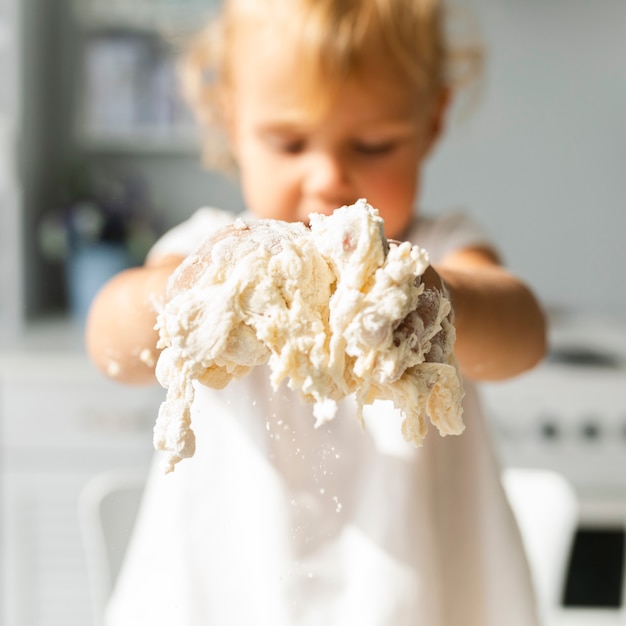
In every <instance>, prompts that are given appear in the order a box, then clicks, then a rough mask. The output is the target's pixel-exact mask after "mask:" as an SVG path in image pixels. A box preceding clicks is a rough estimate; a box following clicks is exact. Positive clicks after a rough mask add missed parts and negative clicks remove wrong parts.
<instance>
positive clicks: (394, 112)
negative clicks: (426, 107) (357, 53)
mask: <svg viewBox="0 0 626 626" xmlns="http://www.w3.org/2000/svg"><path fill="white" fill-rule="evenodd" d="M242 34H243V33H242ZM230 69H231V81H230V83H231V85H230V88H231V91H232V93H231V97H232V99H233V105H234V106H235V107H236V109H237V110H238V112H239V113H241V112H242V111H247V112H248V113H252V114H254V115H255V117H268V118H271V117H277V118H278V117H280V118H281V119H289V120H291V121H293V122H294V123H307V122H311V121H315V120H316V119H318V118H321V117H324V116H326V115H328V114H329V113H331V112H335V111H339V110H348V111H352V113H353V115H354V116H355V117H357V118H360V119H361V120H362V121H363V122H365V121H371V122H374V121H389V120H394V121H395V120H399V121H405V120H407V119H408V118H413V117H415V116H416V115H417V109H418V108H419V97H418V94H417V93H416V92H415V91H414V90H413V89H411V88H410V87H409V86H408V84H407V81H406V80H403V79H402V77H401V76H400V75H399V74H398V72H397V71H394V68H393V67H390V66H389V64H385V62H384V61H383V60H381V59H380V58H379V57H378V56H377V55H376V54H373V53H372V54H368V55H365V56H364V58H363V63H362V64H361V66H360V67H359V70H358V72H357V71H354V72H353V73H352V74H350V75H348V76H343V75H342V74H340V73H337V74H336V75H332V74H331V75H326V74H324V73H323V72H322V71H320V69H319V68H317V67H315V66H311V65H310V64H307V63H306V60H305V59H304V58H303V57H302V56H301V55H299V54H298V52H297V46H295V45H294V46H290V45H289V38H288V37H287V38H283V39H280V38H277V37H276V34H275V33H269V32H268V31H266V30H264V29H263V28H260V29H258V30H248V32H247V33H246V36H241V37H240V38H238V42H237V45H236V46H235V47H234V48H233V54H232V57H231V68H230Z"/></svg>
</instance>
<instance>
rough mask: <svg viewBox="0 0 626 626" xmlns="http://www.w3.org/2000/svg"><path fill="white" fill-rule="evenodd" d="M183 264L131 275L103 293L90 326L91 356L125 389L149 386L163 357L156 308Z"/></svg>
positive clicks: (126, 273)
mask: <svg viewBox="0 0 626 626" xmlns="http://www.w3.org/2000/svg"><path fill="white" fill-rule="evenodd" d="M180 261H181V259H180V258H178V257H169V258H168V259H167V260H164V262H162V263H159V264H158V265H155V266H145V267H138V268H131V269H128V270H125V271H123V272H121V273H120V274H118V275H117V276H115V277H114V278H112V279H111V280H110V281H109V282H108V283H107V284H106V285H105V286H104V287H103V288H102V289H101V290H100V292H99V293H98V295H97V296H96V298H95V299H94V302H93V304H92V306H91V309H90V312H89V316H88V319H87V325H86V336H85V338H86V346H87V352H88V354H89V356H90V358H91V360H92V361H93V362H94V364H95V365H96V366H97V367H98V368H99V369H100V370H102V371H103V372H104V373H105V374H106V375H107V376H110V377H111V378H115V379H116V380H119V381H120V382H125V383H149V382H153V381H154V380H155V379H154V366H155V362H156V359H157V357H158V351H157V348H156V344H157V341H158V333H157V331H156V330H155V329H154V326H155V323H156V316H157V313H156V308H155V302H158V301H159V300H162V299H163V297H164V295H165V290H166V286H167V281H168V279H169V277H170V275H171V274H172V272H173V271H174V269H175V268H176V267H177V265H178V263H179V262H180Z"/></svg>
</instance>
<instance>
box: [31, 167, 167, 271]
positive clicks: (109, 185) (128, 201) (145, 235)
mask: <svg viewBox="0 0 626 626" xmlns="http://www.w3.org/2000/svg"><path fill="white" fill-rule="evenodd" d="M62 197H63V199H62V201H61V202H60V203H59V204H60V205H61V206H60V208H56V209H53V210H50V211H47V212H46V213H44V214H43V215H42V217H41V220H40V223H39V228H38V238H39V247H40V249H41V252H42V254H43V255H44V256H45V257H46V258H47V259H50V260H59V261H60V260H66V259H67V258H68V257H70V256H71V254H72V253H73V252H75V251H77V250H80V249H83V248H85V247H90V246H95V245H98V244H109V245H118V246H120V247H123V248H124V249H125V251H126V253H127V254H128V256H129V259H130V261H131V262H132V263H134V264H138V263H141V262H142V261H143V259H144V257H145V255H146V253H147V252H148V250H149V249H150V246H151V245H152V244H153V243H154V241H155V240H156V238H157V235H158V227H157V223H156V219H155V211H154V207H153V205H152V202H151V199H150V194H149V189H148V186H147V184H146V183H145V182H144V180H143V179H142V178H141V177H139V176H138V175H136V174H125V175H117V174H112V173H110V172H104V171H97V170H94V169H88V168H86V167H83V166H78V167H75V168H72V169H71V171H70V173H69V175H68V177H67V181H66V183H65V189H64V191H63V193H62Z"/></svg>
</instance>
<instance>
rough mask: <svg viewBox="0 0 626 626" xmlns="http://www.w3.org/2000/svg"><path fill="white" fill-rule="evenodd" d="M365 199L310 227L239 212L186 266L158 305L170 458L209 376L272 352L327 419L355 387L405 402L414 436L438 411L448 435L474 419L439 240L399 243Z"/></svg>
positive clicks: (218, 379)
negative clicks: (438, 265) (432, 262)
mask: <svg viewBox="0 0 626 626" xmlns="http://www.w3.org/2000/svg"><path fill="white" fill-rule="evenodd" d="M383 226H384V224H383V221H382V219H381V218H380V216H379V215H378V211H377V210H376V209H374V208H372V207H371V206H370V205H369V204H368V203H367V202H366V201H365V200H360V201H358V202H357V203H356V204H355V205H352V206H346V207H342V208H340V209H338V210H336V211H335V212H334V213H333V214H332V215H331V216H324V215H319V214H313V215H311V216H310V227H306V226H305V225H304V224H301V223H286V222H281V221H276V220H250V221H245V220H241V219H239V220H237V221H236V222H235V223H234V224H232V225H230V226H227V227H225V228H222V229H221V230H219V231H218V232H217V233H216V234H215V235H214V236H213V237H211V238H210V239H209V240H208V241H206V242H205V243H203V244H202V245H201V246H200V247H199V248H198V249H197V250H196V251H195V252H194V253H193V254H191V255H190V256H189V257H187V259H186V260H185V261H184V262H183V263H182V264H181V266H180V267H179V268H178V269H177V270H176V272H175V273H174V274H173V276H172V278H171V279H170V282H169V284H168V293H167V297H166V302H165V304H164V305H163V306H162V307H161V308H160V311H159V312H158V320H157V329H158V330H159V335H160V341H159V346H158V347H159V348H162V349H163V350H162V352H161V354H160V356H159V358H158V361H157V367H156V373H157V378H158V380H159V382H160V383H161V384H162V385H163V386H164V387H166V388H167V390H168V391H167V398H166V400H165V401H164V402H163V404H162V405H161V408H160V410H159V416H158V419H157V423H156V425H155V429H154V443H155V446H156V448H157V449H159V450H164V451H166V452H167V453H168V466H167V469H168V470H170V471H171V470H172V469H173V468H174V465H175V464H176V463H177V462H178V461H180V460H181V459H182V458H185V457H189V456H191V455H193V454H194V451H195V440H194V435H193V431H192V429H191V419H190V406H191V404H192V402H193V398H194V384H195V382H198V383H201V384H204V385H207V386H209V387H214V388H223V387H225V386H226V385H227V384H228V383H229V382H230V381H231V380H232V379H233V378H239V377H242V376H244V375H245V374H246V373H248V372H249V371H250V370H251V369H252V368H253V367H256V366H258V365H261V364H265V363H269V366H270V372H271V374H270V376H271V384H272V386H273V387H274V389H277V388H278V387H279V385H280V384H281V383H283V382H286V384H287V385H288V387H289V388H291V389H293V390H295V391H296V392H297V393H298V394H299V396H300V397H301V399H302V401H303V402H307V403H311V404H313V414H314V416H315V418H316V424H317V425H320V424H322V423H324V422H326V421H328V420H330V419H332V418H333V417H334V415H335V412H336V408H337V402H338V401H339V400H341V399H342V398H344V397H346V396H348V395H351V394H354V396H355V398H356V400H357V405H358V412H357V418H359V419H361V409H362V407H363V405H364V404H370V403H373V402H374V401H375V400H376V399H387V400H391V401H393V403H394V404H395V406H396V407H397V408H398V409H400V410H401V411H402V414H403V416H404V421H403V425H402V433H403V435H404V437H405V439H406V440H407V441H409V442H412V443H413V444H415V445H420V444H421V443H422V440H423V439H424V437H425V435H426V430H427V425H426V418H428V419H430V421H431V422H432V423H433V424H434V425H435V426H436V427H437V428H438V430H439V432H440V433H441V434H442V435H448V434H458V433H460V432H462V430H463V422H462V419H461V415H462V408H461V399H462V396H463V390H462V384H461V379H460V376H459V372H458V366H457V362H456V359H455V356H454V352H453V346H454V339H455V330H454V327H453V325H452V323H451V322H450V319H449V318H450V314H451V307H450V302H449V300H448V299H447V298H446V297H445V294H443V293H441V292H440V291H438V290H435V289H425V286H424V284H423V283H422V282H421V281H420V277H421V276H422V274H423V273H424V271H425V270H426V268H427V267H428V264H429V260H428V255H427V253H426V251H424V250H422V249H420V248H419V247H418V246H412V245H411V244H410V243H406V242H405V243H400V244H398V243H392V242H388V241H387V239H386V238H385V235H384V229H383Z"/></svg>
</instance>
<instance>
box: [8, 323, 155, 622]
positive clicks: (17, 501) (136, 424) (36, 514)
mask: <svg viewBox="0 0 626 626" xmlns="http://www.w3.org/2000/svg"><path fill="white" fill-rule="evenodd" d="M81 334H82V333H81V331H80V329H79V328H76V327H74V326H73V325H71V324H69V323H67V322H61V323H58V324H56V323H55V324H51V323H45V324H41V325H39V326H33V327H31V328H30V329H29V331H28V332H26V333H25V335H24V337H23V338H22V339H20V340H19V342H17V343H16V344H14V345H12V346H9V347H5V348H3V349H2V350H1V351H0V458H1V459H2V474H1V480H2V486H1V489H0V497H1V503H0V504H1V506H0V515H1V522H0V529H1V547H0V553H1V554H2V559H1V563H2V565H1V568H2V576H1V578H0V580H1V583H2V602H0V607H1V609H0V623H2V624H7V625H9V624H11V626H85V625H86V624H94V622H95V623H98V622H97V616H95V615H94V611H93V597H92V595H91V593H92V588H91V586H90V583H91V582H92V581H91V580H90V574H91V572H90V570H89V568H88V564H87V560H86V553H85V547H84V544H83V540H82V536H81V527H80V524H79V499H80V495H81V492H82V491H83V489H84V488H85V486H86V485H87V483H88V482H89V481H90V480H91V479H92V478H94V477H95V476H97V475H99V474H101V473H103V472H108V471H111V470H118V469H133V470H135V471H137V472H145V471H147V468H148V465H149V463H150V461H151V459H152V456H153V449H152V426H153V424H154V421H155V419H156V415H157V412H158V407H159V403H160V401H161V400H162V399H163V397H164V390H163V389H161V388H160V387H158V386H153V387H130V386H123V385H120V384H117V383H114V382H111V381H109V380H107V379H106V378H105V377H104V376H102V375H101V374H100V373H98V372H96V371H95V369H94V368H93V367H92V366H91V364H90V363H89V362H88V360H87V357H86V356H85V355H84V354H83V352H82V349H81V347H80V345H81ZM129 532H130V529H129Z"/></svg>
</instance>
